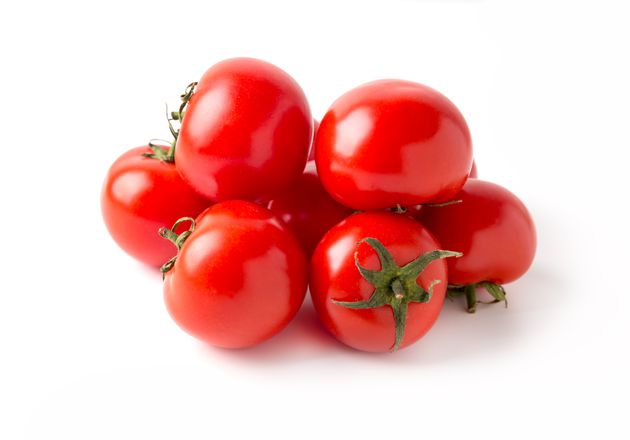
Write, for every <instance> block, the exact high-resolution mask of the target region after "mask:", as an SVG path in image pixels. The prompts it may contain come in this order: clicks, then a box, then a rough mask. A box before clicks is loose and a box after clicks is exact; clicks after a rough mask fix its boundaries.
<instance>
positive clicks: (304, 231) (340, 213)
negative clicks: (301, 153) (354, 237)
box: [269, 161, 353, 256]
mask: <svg viewBox="0 0 630 440" xmlns="http://www.w3.org/2000/svg"><path fill="white" fill-rule="evenodd" d="M269 209H270V210H271V211H273V213H274V214H276V216H278V218H280V219H282V221H284V223H286V225H287V226H288V227H289V229H291V230H292V231H293V233H294V234H295V236H296V237H297V238H298V240H299V241H300V243H301V244H302V247H303V248H304V251H305V253H306V255H307V256H310V255H311V254H312V253H313V250H314V249H315V246H317V243H319V240H321V238H322V237H323V236H324V234H325V233H326V232H328V230H329V229H330V228H332V227H333V226H335V225H336V224H337V223H339V222H340V221H341V220H343V219H344V218H346V217H348V216H349V215H350V214H352V213H353V210H352V209H350V208H346V207H345V206H343V205H340V204H339V203H337V202H336V201H335V200H334V199H332V198H331V197H330V195H328V193H327V192H326V190H325V189H324V187H323V186H322V184H321V182H320V181H319V177H317V171H316V169H315V162H312V161H311V162H308V163H307V164H306V170H305V171H304V174H302V177H300V179H299V180H298V181H297V182H296V183H295V184H294V185H293V186H292V187H291V189H290V190H289V191H285V192H284V193H282V194H280V195H279V196H277V197H276V198H274V199H273V200H272V201H271V202H270V203H269Z"/></svg>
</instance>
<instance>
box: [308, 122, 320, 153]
mask: <svg viewBox="0 0 630 440" xmlns="http://www.w3.org/2000/svg"><path fill="white" fill-rule="evenodd" d="M318 129H319V121H318V120H317V119H313V140H312V141H311V149H310V150H309V152H308V161H309V162H310V161H311V160H315V139H316V137H317V130H318Z"/></svg>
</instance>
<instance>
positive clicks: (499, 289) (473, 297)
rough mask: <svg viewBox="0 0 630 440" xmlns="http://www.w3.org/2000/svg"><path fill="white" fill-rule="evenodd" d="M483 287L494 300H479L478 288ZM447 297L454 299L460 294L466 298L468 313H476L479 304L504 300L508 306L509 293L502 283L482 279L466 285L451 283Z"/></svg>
mask: <svg viewBox="0 0 630 440" xmlns="http://www.w3.org/2000/svg"><path fill="white" fill-rule="evenodd" d="M478 288H483V289H485V290H486V292H488V294H490V296H491V297H492V298H493V299H492V301H479V300H478V299H477V289H478ZM446 296H447V298H449V299H451V300H454V299H455V298H458V297H460V296H464V297H465V298H466V311H467V312H468V313H475V312H476V311H477V304H495V303H498V302H503V303H504V304H505V307H506V308H507V306H508V302H507V294H506V292H505V289H504V288H503V286H502V285H500V284H497V283H492V282H490V281H482V282H479V283H472V284H464V285H449V286H448V289H447V291H446Z"/></svg>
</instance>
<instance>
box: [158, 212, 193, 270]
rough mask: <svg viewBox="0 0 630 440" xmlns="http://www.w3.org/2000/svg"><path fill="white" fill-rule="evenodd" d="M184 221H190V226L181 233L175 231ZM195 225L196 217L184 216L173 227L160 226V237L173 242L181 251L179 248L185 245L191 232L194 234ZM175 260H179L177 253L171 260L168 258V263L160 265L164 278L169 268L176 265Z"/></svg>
mask: <svg viewBox="0 0 630 440" xmlns="http://www.w3.org/2000/svg"><path fill="white" fill-rule="evenodd" d="M184 222H190V226H189V227H188V229H187V230H186V231H184V232H182V233H181V234H178V233H177V232H175V231H176V230H177V227H178V226H179V225H181V224H182V223H184ZM195 227H196V223H195V219H194V218H192V217H182V218H180V219H179V220H177V221H176V222H175V224H174V225H173V227H172V228H171V229H169V228H160V229H159V230H158V234H160V237H162V238H164V239H166V240H168V241H170V242H171V243H173V244H174V245H175V247H176V248H177V251H178V252H179V250H180V249H181V248H182V246H183V245H184V243H185V242H186V240H187V239H188V237H189V236H190V234H192V233H193V231H194V230H195ZM175 261H177V255H176V256H174V257H173V258H171V259H170V260H168V261H167V262H166V263H164V265H163V266H162V267H160V272H162V279H164V277H165V276H166V272H168V271H169V270H171V269H172V268H173V266H174V265H175Z"/></svg>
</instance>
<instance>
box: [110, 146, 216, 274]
mask: <svg viewBox="0 0 630 440" xmlns="http://www.w3.org/2000/svg"><path fill="white" fill-rule="evenodd" d="M143 153H152V150H151V149H150V148H149V147H148V146H145V147H138V148H134V149H131V150H129V151H127V152H126V153H124V154H123V155H122V156H120V157H119V158H118V159H116V161H115V162H114V164H113V165H112V166H111V168H110V169H109V171H108V173H107V176H106V177H105V182H104V184H103V189H102V192H101V211H102V214H103V220H104V221H105V225H106V226H107V229H108V231H109V233H110V234H111V236H112V238H113V239H114V241H116V243H118V245H119V246H120V247H121V248H122V249H123V250H124V251H125V252H127V253H128V254H129V255H131V256H132V257H134V258H135V259H137V260H139V261H141V262H143V263H145V264H148V265H151V266H155V267H160V266H161V265H162V264H164V263H165V262H166V261H168V260H169V259H170V258H172V257H174V256H175V254H176V253H177V250H176V249H175V248H174V247H173V245H172V244H170V243H168V242H167V241H166V240H164V239H163V238H161V237H160V236H159V235H158V233H157V231H158V229H159V228H161V227H169V228H170V227H171V226H172V225H173V223H175V222H176V221H177V219H179V218H181V217H185V216H191V215H192V216H196V215H198V214H199V213H201V212H202V211H203V210H204V209H206V208H207V207H208V206H210V205H211V204H212V202H210V201H209V200H207V199H206V198H204V197H203V196H201V195H200V194H198V193H196V192H195V191H194V190H193V189H192V188H191V187H190V186H189V185H188V184H186V182H184V181H183V180H182V178H181V177H180V176H179V174H178V173H177V170H176V169H175V166H174V165H173V164H171V163H166V162H163V161H160V160H156V159H150V158H147V157H144V156H143V155H142V154H143Z"/></svg>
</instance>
